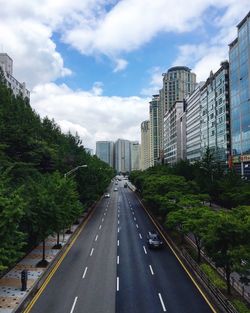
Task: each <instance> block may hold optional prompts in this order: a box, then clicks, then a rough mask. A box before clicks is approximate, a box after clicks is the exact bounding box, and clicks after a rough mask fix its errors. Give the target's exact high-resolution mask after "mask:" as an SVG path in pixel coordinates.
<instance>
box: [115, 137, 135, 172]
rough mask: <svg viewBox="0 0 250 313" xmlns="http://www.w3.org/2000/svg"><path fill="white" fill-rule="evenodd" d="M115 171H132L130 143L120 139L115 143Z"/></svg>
mask: <svg viewBox="0 0 250 313" xmlns="http://www.w3.org/2000/svg"><path fill="white" fill-rule="evenodd" d="M115 169H116V171H117V172H118V173H127V172H130V171H131V151H130V141H129V140H125V139H118V140H117V141H116V142H115Z"/></svg>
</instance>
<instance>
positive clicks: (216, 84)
mask: <svg viewBox="0 0 250 313" xmlns="http://www.w3.org/2000/svg"><path fill="white" fill-rule="evenodd" d="M200 91H201V153H202V155H203V154H204V152H205V151H206V149H207V147H209V149H210V150H211V152H212V153H213V154H214V157H215V159H216V160H217V161H218V162H222V163H224V164H227V163H228V157H229V154H230V114H229V63H228V62H227V61H225V62H222V63H221V67H220V68H219V70H218V71H217V72H216V73H214V74H213V73H212V72H211V73H210V76H209V78H208V79H207V81H206V83H205V84H204V85H203V86H202V87H201V89H200Z"/></svg>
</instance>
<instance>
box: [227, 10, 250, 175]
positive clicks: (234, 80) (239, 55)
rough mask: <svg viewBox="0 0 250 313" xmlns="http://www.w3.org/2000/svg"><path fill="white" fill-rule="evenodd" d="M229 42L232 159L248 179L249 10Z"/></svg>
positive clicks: (249, 114) (249, 156)
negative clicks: (236, 33) (233, 38)
mask: <svg viewBox="0 0 250 313" xmlns="http://www.w3.org/2000/svg"><path fill="white" fill-rule="evenodd" d="M237 27H238V37H237V38H236V39H235V40H234V41H233V42H232V43H231V44H230V45H229V64H230V98H231V138H232V151H231V153H232V161H233V164H234V167H235V168H236V170H237V171H238V172H239V173H241V175H242V176H243V177H244V176H245V177H248V178H250V75H249V71H250V13H248V15H247V16H246V17H245V18H244V19H243V20H242V21H241V22H240V23H239V25H238V26H237Z"/></svg>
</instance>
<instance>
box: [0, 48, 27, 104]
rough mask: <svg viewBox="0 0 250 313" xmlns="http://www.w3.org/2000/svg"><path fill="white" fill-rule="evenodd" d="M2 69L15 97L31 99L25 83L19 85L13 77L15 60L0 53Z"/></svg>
mask: <svg viewBox="0 0 250 313" xmlns="http://www.w3.org/2000/svg"><path fill="white" fill-rule="evenodd" d="M0 67H1V68H2V70H3V73H4V76H5V79H6V82H7V86H8V87H9V88H11V89H12V91H13V93H14V95H15V96H17V95H21V96H22V97H23V98H28V99H30V92H29V90H27V89H26V86H25V83H19V81H17V80H16V79H15V78H14V77H13V60H12V59H11V58H10V57H9V56H8V54H7V53H0Z"/></svg>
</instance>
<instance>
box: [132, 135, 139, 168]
mask: <svg viewBox="0 0 250 313" xmlns="http://www.w3.org/2000/svg"><path fill="white" fill-rule="evenodd" d="M130 155H131V171H137V170H139V169H140V144H139V142H138V141H131V142H130Z"/></svg>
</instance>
